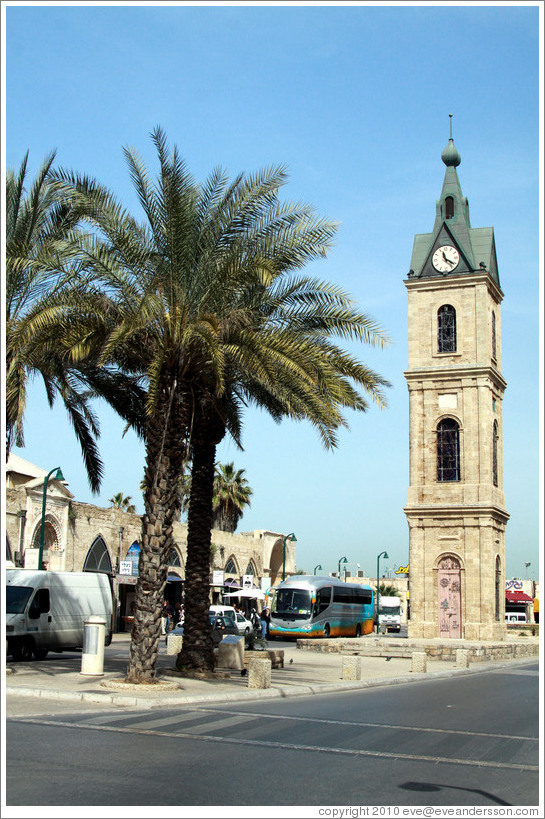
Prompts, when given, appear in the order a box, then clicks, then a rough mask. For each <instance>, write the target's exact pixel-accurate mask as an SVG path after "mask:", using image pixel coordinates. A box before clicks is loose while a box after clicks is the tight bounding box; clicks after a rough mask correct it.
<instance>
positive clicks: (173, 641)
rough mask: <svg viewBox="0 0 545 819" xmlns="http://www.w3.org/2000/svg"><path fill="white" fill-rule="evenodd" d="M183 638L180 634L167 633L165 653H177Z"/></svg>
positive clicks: (180, 648)
mask: <svg viewBox="0 0 545 819" xmlns="http://www.w3.org/2000/svg"><path fill="white" fill-rule="evenodd" d="M183 642H184V638H183V636H182V635H181V634H169V635H167V654H170V655H173V654H179V653H180V651H181V650H182V644H183Z"/></svg>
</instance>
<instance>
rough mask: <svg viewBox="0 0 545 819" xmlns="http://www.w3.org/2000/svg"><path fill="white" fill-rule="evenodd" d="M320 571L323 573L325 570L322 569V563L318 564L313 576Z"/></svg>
mask: <svg viewBox="0 0 545 819" xmlns="http://www.w3.org/2000/svg"><path fill="white" fill-rule="evenodd" d="M318 569H320V571H321V572H323V569H322V564H321V563H318V565H317V566H315V567H314V571H313V574H316V572H317V571H318Z"/></svg>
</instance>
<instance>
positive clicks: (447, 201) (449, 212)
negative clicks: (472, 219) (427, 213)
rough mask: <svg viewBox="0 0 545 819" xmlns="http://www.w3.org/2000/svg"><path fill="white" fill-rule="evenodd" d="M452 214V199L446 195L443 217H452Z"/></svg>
mask: <svg viewBox="0 0 545 819" xmlns="http://www.w3.org/2000/svg"><path fill="white" fill-rule="evenodd" d="M453 216H454V199H453V198H452V196H447V198H446V199H445V219H452V217H453Z"/></svg>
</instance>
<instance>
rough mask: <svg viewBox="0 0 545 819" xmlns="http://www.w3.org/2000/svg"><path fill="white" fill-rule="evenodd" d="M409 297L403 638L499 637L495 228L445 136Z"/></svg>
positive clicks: (501, 567)
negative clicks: (475, 220)
mask: <svg viewBox="0 0 545 819" xmlns="http://www.w3.org/2000/svg"><path fill="white" fill-rule="evenodd" d="M441 158H442V160H443V162H444V164H445V165H446V171H445V178H444V182H443V189H442V191H441V196H440V198H439V200H438V202H437V205H436V215H435V224H434V226H433V230H432V232H431V233H420V234H417V235H416V236H415V239H414V246H413V254H412V260H411V269H410V271H409V275H408V278H407V279H406V281H405V285H406V287H407V291H408V303H409V369H408V370H407V372H406V373H405V377H406V379H407V385H408V388H409V413H410V430H409V436H410V485H409V491H408V499H407V506H406V508H405V514H406V516H407V522H408V524H409V572H410V575H409V576H410V620H409V637H423V638H446V639H452V638H463V639H466V640H498V639H500V640H501V639H504V638H505V633H506V632H505V623H504V620H505V527H506V524H507V520H508V518H509V515H508V514H507V512H506V511H505V499H504V492H503V446H502V440H503V423H502V401H503V394H504V391H505V387H506V382H505V380H504V379H503V376H502V373H501V366H502V364H501V317H500V304H501V301H502V298H503V293H502V291H501V289H500V282H499V276H498V265H497V260H496V248H495V243H494V230H493V228H491V227H489V228H472V227H471V225H470V221H469V205H468V201H467V199H466V198H465V197H464V196H463V195H462V190H461V187H460V182H459V179H458V174H457V171H456V168H457V166H458V165H459V164H460V162H461V159H460V154H459V153H458V151H457V149H456V147H455V145H454V142H453V140H452V130H451V137H450V139H449V142H448V145H447V147H446V148H445V150H444V151H443V153H442V155H441Z"/></svg>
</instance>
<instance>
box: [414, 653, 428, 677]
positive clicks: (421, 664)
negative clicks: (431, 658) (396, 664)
mask: <svg viewBox="0 0 545 819" xmlns="http://www.w3.org/2000/svg"><path fill="white" fill-rule="evenodd" d="M426 660H427V654H426V652H425V651H413V653H412V654H411V661H412V664H411V671H413V672H416V673H419V672H422V671H426V670H427V663H426Z"/></svg>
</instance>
